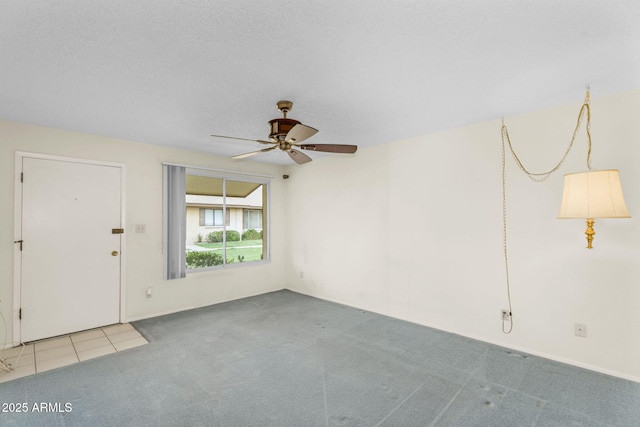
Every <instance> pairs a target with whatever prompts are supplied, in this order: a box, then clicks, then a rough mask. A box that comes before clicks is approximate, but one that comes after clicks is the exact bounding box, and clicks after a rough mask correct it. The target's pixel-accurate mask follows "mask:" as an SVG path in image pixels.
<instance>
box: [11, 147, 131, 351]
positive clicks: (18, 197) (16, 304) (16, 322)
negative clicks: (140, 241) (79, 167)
mask: <svg viewBox="0 0 640 427" xmlns="http://www.w3.org/2000/svg"><path fill="white" fill-rule="evenodd" d="M24 158H34V159H40V160H54V161H62V162H70V163H81V164H88V165H94V166H110V167H116V168H119V169H120V226H121V227H122V228H123V229H124V230H125V233H123V234H121V235H120V322H124V321H125V320H126V313H125V307H126V298H125V296H126V292H125V290H126V274H125V272H126V260H127V257H126V253H127V244H126V243H127V233H126V230H127V227H126V222H125V212H126V210H125V207H126V200H127V199H126V193H125V190H126V187H125V181H126V165H125V164H123V163H114V162H103V161H99V160H91V159H80V158H75V157H64V156H56V155H52V154H41V153H29V152H26V151H16V158H15V168H14V173H15V176H14V182H15V190H14V215H13V218H14V221H13V236H14V241H18V240H21V239H22V180H21V174H22V161H23V159H24ZM21 295H22V254H21V251H20V245H19V244H14V245H13V313H12V316H11V319H12V322H11V323H12V324H13V337H12V343H13V344H19V343H22V336H21V320H20V307H21ZM10 346H11V345H10Z"/></svg>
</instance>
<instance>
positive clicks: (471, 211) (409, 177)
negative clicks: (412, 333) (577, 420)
mask: <svg viewBox="0 0 640 427" xmlns="http://www.w3.org/2000/svg"><path fill="white" fill-rule="evenodd" d="M576 92H577V93H578V94H579V96H580V98H581V95H582V94H580V91H576ZM452 102H453V101H452ZM580 105H581V99H578V100H577V102H576V103H575V104H572V105H567V106H562V107H558V108H552V109H548V110H543V111H537V112H533V113H528V114H523V115H519V116H515V117H507V118H506V121H507V125H508V127H509V130H510V134H511V138H512V141H513V143H514V145H515V149H516V150H517V153H518V155H519V156H520V158H521V159H522V161H523V162H524V163H525V165H526V166H527V167H528V168H529V169H531V170H534V171H544V170H548V169H550V168H552V167H553V166H554V165H555V163H556V162H557V161H558V160H559V159H560V158H561V157H562V154H563V153H564V151H565V150H566V147H567V145H568V143H569V141H570V138H571V134H572V132H573V128H574V126H575V120H576V117H577V114H578V110H579V108H580ZM638 111H640V91H638V90H636V91H632V92H626V93H621V94H617V95H613V96H608V97H604V98H598V97H595V98H594V99H593V101H592V134H593V143H594V146H593V153H592V165H593V168H594V169H607V168H616V169H619V170H620V176H621V179H622V185H623V189H624V192H625V197H626V202H627V206H628V208H629V210H630V212H631V215H632V216H633V218H632V219H602V220H596V233H597V235H596V239H595V242H594V246H595V249H593V250H591V251H588V250H587V249H585V244H586V241H585V237H584V234H583V233H584V229H585V224H584V222H583V221H579V220H558V219H556V216H557V215H558V211H559V208H560V200H561V196H562V179H563V177H562V175H563V174H564V173H569V172H577V171H583V170H585V169H586V166H585V158H586V137H585V132H584V127H583V128H582V130H581V132H580V138H579V140H578V141H577V142H576V145H575V148H574V151H573V152H572V153H571V155H570V157H569V159H568V160H567V161H566V163H565V164H564V166H563V167H562V169H561V171H560V173H558V174H556V175H554V176H552V177H551V178H550V179H549V180H547V181H545V182H542V183H534V182H532V181H530V180H529V179H528V178H527V177H526V176H525V175H524V174H523V173H522V172H520V170H519V169H518V168H517V166H516V165H515V163H514V161H513V159H512V158H511V156H510V155H509V156H508V158H507V179H508V182H507V185H508V224H509V245H510V267H511V285H512V289H511V292H512V297H513V315H514V330H513V332H512V333H511V334H510V335H504V334H503V333H502V331H501V321H500V310H501V309H502V308H505V307H507V298H506V292H505V272H504V259H503V249H502V202H501V161H500V159H501V148H500V147H501V138H500V121H499V120H493V121H490V122H486V123H480V124H477V125H473V126H466V127H462V128H457V129H452V130H449V131H446V132H441V133H437V134H432V135H427V136H423V137H418V138H413V139H410V140H406V141H398V142H393V143H390V144H387V145H383V146H378V147H374V148H369V149H363V150H360V151H359V152H358V153H356V155H355V156H354V157H339V156H327V157H323V158H322V159H319V160H317V161H314V162H313V163H310V164H308V165H305V167H304V168H292V169H291V170H290V171H289V172H288V173H289V174H290V176H291V177H290V179H288V180H287V186H288V187H289V188H288V192H289V194H295V195H296V197H290V198H289V202H288V208H287V214H288V217H287V231H288V234H287V239H288V246H289V249H290V251H289V256H290V259H291V264H290V266H289V269H288V275H287V277H288V284H289V287H290V288H291V289H293V290H296V291H300V292H304V293H307V294H310V295H315V296H318V297H321V298H325V299H328V300H332V301H337V302H340V303H345V304H349V305H352V306H356V307H361V308H363V309H367V310H372V311H375V312H379V313H383V314H387V315H390V316H394V317H398V318H401V319H406V320H410V321H412V322H417V323H421V324H425V325H430V326H434V327H437V328H441V329H444V330H448V331H452V332H455V333H457V334H461V335H465V336H469V337H474V338H478V339H481V340H484V341H488V342H493V343H497V344H501V345H504V346H507V347H511V348H515V349H522V350H526V351H529V352H532V353H534V354H538V355H542V356H546V357H550V358H553V359H556V360H561V361H565V362H570V363H573V364H577V365H581V366H585V367H589V368H592V369H595V370H599V371H603V372H608V373H612V374H615V375H620V376H624V377H627V378H632V379H635V380H636V381H640V363H638V361H639V360H640V309H638V307H639V305H640V227H639V226H638V218H640V168H639V167H638V165H639V164H640V149H639V148H638V147H640V120H638ZM346 219H348V220H346ZM309 224H321V225H322V233H321V234H320V233H318V232H317V229H316V228H315V227H309ZM300 271H303V272H304V278H300ZM576 322H578V323H584V324H586V325H587V332H588V337H587V338H578V337H575V336H574V323H576Z"/></svg>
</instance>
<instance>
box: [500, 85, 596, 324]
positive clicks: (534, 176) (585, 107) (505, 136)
mask: <svg viewBox="0 0 640 427" xmlns="http://www.w3.org/2000/svg"><path fill="white" fill-rule="evenodd" d="M590 103H591V97H590V90H589V87H588V86H587V94H586V95H585V98H584V103H583V104H582V107H581V108H580V112H579V113H578V120H577V122H576V127H575V129H574V130H573V135H572V136H571V142H570V143H569V146H568V147H567V150H566V151H565V153H564V155H563V156H562V158H561V159H560V161H559V162H558V164H556V165H555V166H554V167H553V169H551V170H549V171H547V172H541V173H534V172H530V171H529V170H527V168H525V167H524V165H523V164H522V162H521V161H520V159H519V158H518V155H517V154H516V152H515V150H514V149H513V145H511V138H509V131H508V130H507V125H506V124H505V122H504V118H502V127H501V129H500V133H501V134H502V248H503V252H504V267H505V277H506V287H507V302H508V304H509V319H510V325H509V328H508V329H507V328H506V325H505V323H506V321H505V319H504V317H503V319H502V332H503V333H504V334H510V333H511V331H513V313H512V311H513V310H512V305H511V283H510V281H509V255H508V250H507V249H508V248H507V174H506V160H505V159H506V145H509V150H510V151H511V155H512V156H513V159H514V160H515V162H516V164H517V165H518V167H519V168H520V170H522V172H524V173H525V174H526V175H527V176H528V177H529V179H531V180H532V181H534V182H542V181H545V180H547V179H548V178H549V177H550V176H551V174H552V173H554V172H555V171H557V170H558V169H560V167H561V166H562V163H564V161H565V159H566V158H567V156H568V155H569V152H570V151H571V149H572V148H573V143H574V142H575V140H576V136H577V135H578V131H579V130H580V125H581V124H582V120H583V117H584V115H585V113H586V116H587V126H586V129H587V167H588V168H589V170H591V107H590Z"/></svg>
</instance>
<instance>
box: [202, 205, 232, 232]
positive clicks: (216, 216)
mask: <svg viewBox="0 0 640 427" xmlns="http://www.w3.org/2000/svg"><path fill="white" fill-rule="evenodd" d="M223 217H224V215H222V209H205V208H200V225H201V226H205V227H222V224H223ZM230 219H231V218H230V216H229V209H227V220H226V222H224V223H225V225H231V224H230Z"/></svg>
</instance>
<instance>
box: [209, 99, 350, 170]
mask: <svg viewBox="0 0 640 427" xmlns="http://www.w3.org/2000/svg"><path fill="white" fill-rule="evenodd" d="M276 105H277V107H278V110H280V111H282V115H283V117H282V118H278V119H273V120H269V127H270V128H271V132H270V133H269V140H268V141H265V140H261V139H247V138H237V137H233V136H225V135H211V136H213V137H216V138H228V139H237V140H240V141H251V142H258V143H260V144H265V145H271V147H267V148H263V149H262V150H257V151H251V152H249V153H244V154H239V155H237V156H233V157H231V158H232V159H244V158H246V157H250V156H254V155H256V154H260V153H266V152H269V151H271V150H275V149H276V148H279V149H280V150H281V151H285V152H286V153H287V154H289V157H291V159H292V160H293V161H294V162H296V163H297V164H299V165H302V164H304V163H308V162H310V161H311V160H312V159H311V157H309V156H307V155H306V154H304V153H303V152H301V151H298V150H296V148H299V149H301V150H311V151H322V152H326V153H348V154H350V153H355V152H356V150H357V149H358V146H357V145H345V144H301V142H302V141H304V140H306V139H308V138H310V137H312V136H313V135H315V134H316V133H318V130H317V129H314V128H312V127H310V126H307V125H303V124H302V123H300V122H299V121H297V120H294V119H288V118H287V113H288V112H289V111H291V108H292V107H293V102H291V101H278V103H277V104H276Z"/></svg>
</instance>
